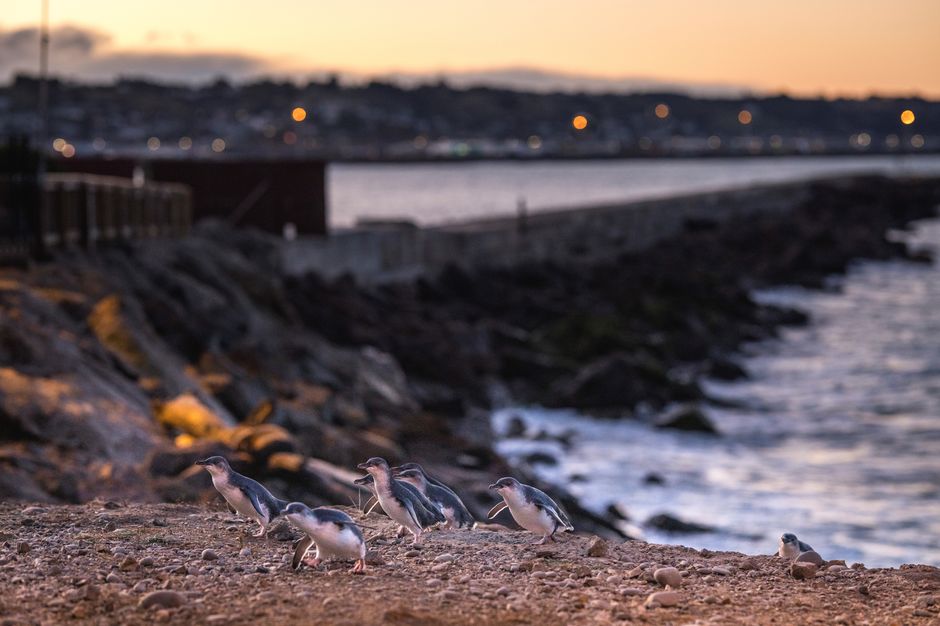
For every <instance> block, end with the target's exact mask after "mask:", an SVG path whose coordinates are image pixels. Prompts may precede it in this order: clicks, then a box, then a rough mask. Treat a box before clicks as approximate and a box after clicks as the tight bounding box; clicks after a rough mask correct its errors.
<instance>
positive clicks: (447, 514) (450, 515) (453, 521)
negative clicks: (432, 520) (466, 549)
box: [435, 502, 458, 528]
mask: <svg viewBox="0 0 940 626" xmlns="http://www.w3.org/2000/svg"><path fill="white" fill-rule="evenodd" d="M435 504H437V503H436V502H435ZM440 509H441V513H443V514H444V519H446V520H447V522H448V523H449V524H450V525H451V526H453V527H455V528H456V527H457V525H458V523H457V511H455V510H454V508H453V507H450V506H442V507H440Z"/></svg>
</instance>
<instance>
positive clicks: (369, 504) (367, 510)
mask: <svg viewBox="0 0 940 626" xmlns="http://www.w3.org/2000/svg"><path fill="white" fill-rule="evenodd" d="M377 506H379V499H378V498H376V497H375V496H372V497H371V498H369V500H368V502H366V506H365V514H366V515H368V514H369V513H371V512H372V510H373V509H374V508H375V507H377Z"/></svg>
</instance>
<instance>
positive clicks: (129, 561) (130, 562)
mask: <svg viewBox="0 0 940 626" xmlns="http://www.w3.org/2000/svg"><path fill="white" fill-rule="evenodd" d="M120 567H121V571H122V572H132V571H134V570H136V569H137V559H135V558H134V557H132V556H126V557H124V560H122V561H121V565H120Z"/></svg>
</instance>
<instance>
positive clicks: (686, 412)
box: [654, 405, 718, 435]
mask: <svg viewBox="0 0 940 626" xmlns="http://www.w3.org/2000/svg"><path fill="white" fill-rule="evenodd" d="M654 425H655V426H656V427H657V428H674V429H676V430H688V431H694V432H700V433H707V434H710V435H717V434H718V429H717V428H715V425H714V424H712V422H711V420H709V419H708V417H706V416H705V413H703V412H702V410H701V409H699V408H697V407H694V406H689V405H684V406H680V407H677V408H675V409H672V410H671V411H669V412H667V413H665V414H664V415H662V416H660V417H659V418H658V419H657V420H656V422H655V423H654Z"/></svg>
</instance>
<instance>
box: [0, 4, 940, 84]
mask: <svg viewBox="0 0 940 626" xmlns="http://www.w3.org/2000/svg"><path fill="white" fill-rule="evenodd" d="M0 4H2V5H3V10H2V11H0V80H7V79H8V78H9V77H10V76H11V74H12V73H13V72H15V71H18V70H19V71H22V70H27V71H35V67H36V65H37V61H36V54H35V38H34V37H31V35H32V34H33V33H32V32H31V31H29V30H27V29H30V28H35V27H36V25H37V23H38V19H39V7H40V1H39V0H0ZM50 4H51V22H52V25H53V28H54V29H58V28H60V27H68V28H66V29H65V30H62V31H58V30H57V31H56V33H58V34H59V35H60V37H58V39H57V41H55V42H54V44H55V45H54V46H53V55H52V70H53V72H54V73H58V74H66V75H71V76H73V77H82V78H90V79H96V80H100V79H107V78H110V77H113V76H114V75H117V74H133V75H141V74H150V75H154V76H157V77H161V78H164V79H169V80H181V79H182V80H185V79H191V80H205V79H207V78H208V77H210V76H212V75H216V74H219V73H224V74H227V75H229V76H231V77H233V78H235V79H242V78H248V77H253V76H258V75H277V76H284V77H291V78H303V77H305V76H309V75H311V74H312V73H315V72H322V71H340V72H348V73H351V74H356V75H367V76H371V75H384V74H388V73H405V74H420V75H424V74H427V75H430V76H435V75H439V74H442V73H443V74H446V73H452V72H453V73H459V72H468V71H473V72H480V71H489V70H504V69H507V68H513V69H516V68H528V69H537V70H543V71H547V72H552V73H560V74H566V75H571V76H573V77H583V76H587V77H599V78H609V79H618V80H619V79H644V80H656V81H665V82H666V83H669V84H676V83H679V84H692V85H705V86H730V87H743V88H751V89H755V90H759V91H769V92H779V91H786V92H789V93H791V94H796V95H817V94H825V95H853V96H864V95H868V94H870V93H879V94H913V93H919V94H921V95H926V96H929V97H933V98H938V97H940V70H938V68H940V35H938V33H940V1H938V0H894V1H875V0H787V1H779V2H760V1H756V0H755V1H751V2H742V1H738V0H711V1H708V2H703V1H702V0H672V1H664V2H653V1H649V2H633V1H628V0H620V1H617V0H577V1H571V2H560V1H556V0H542V1H537V0H499V1H493V0H474V1H472V2H466V1H460V2H458V1H452V2H442V1H441V0H318V1H316V2H298V1H286V0H265V1H264V2H257V1H248V0H185V1H183V0H160V1H159V2H147V3H142V2H128V1H126V0H122V1H120V2H118V1H114V0H50Z"/></svg>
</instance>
